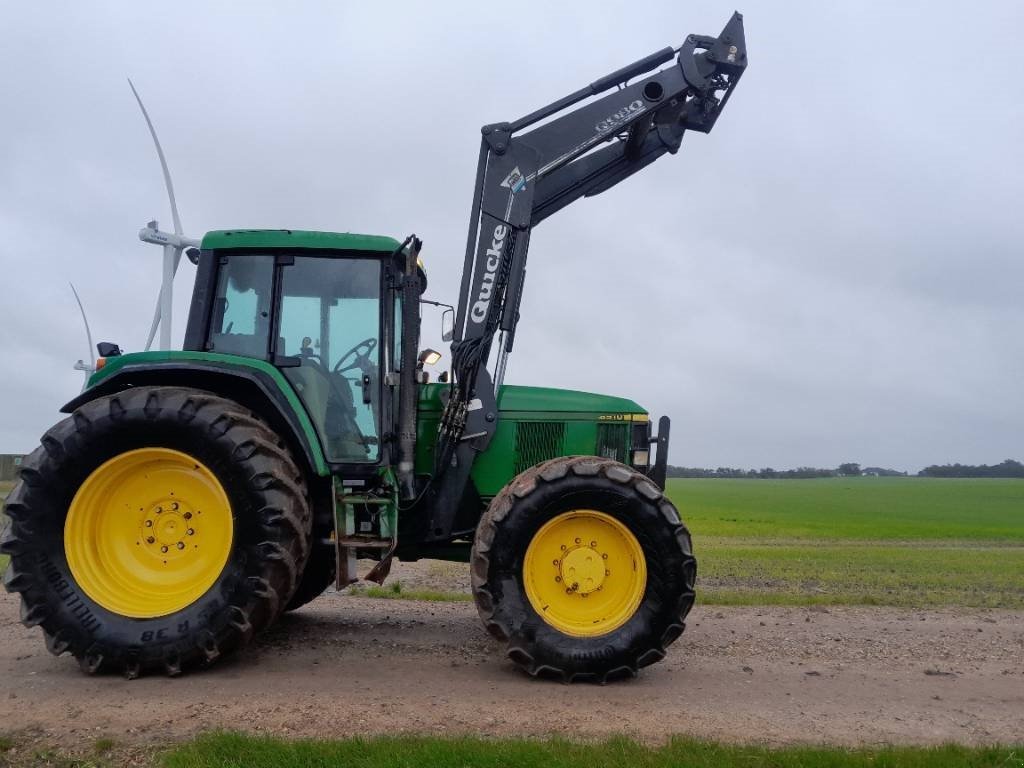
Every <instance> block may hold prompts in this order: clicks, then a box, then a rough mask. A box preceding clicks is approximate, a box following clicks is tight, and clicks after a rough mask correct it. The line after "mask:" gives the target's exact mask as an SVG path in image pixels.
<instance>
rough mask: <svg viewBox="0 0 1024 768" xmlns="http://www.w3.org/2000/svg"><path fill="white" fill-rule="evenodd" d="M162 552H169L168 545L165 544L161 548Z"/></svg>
mask: <svg viewBox="0 0 1024 768" xmlns="http://www.w3.org/2000/svg"><path fill="white" fill-rule="evenodd" d="M160 551H161V552H167V545H166V544H164V545H163V546H162V547H160Z"/></svg>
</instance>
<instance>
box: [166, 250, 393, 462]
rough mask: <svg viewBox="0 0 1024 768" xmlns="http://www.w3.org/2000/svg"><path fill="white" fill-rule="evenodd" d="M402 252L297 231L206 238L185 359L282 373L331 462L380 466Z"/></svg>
mask: <svg viewBox="0 0 1024 768" xmlns="http://www.w3.org/2000/svg"><path fill="white" fill-rule="evenodd" d="M399 247H400V244H399V243H398V242H397V241H395V240H393V239H391V238H387V237H374V236H366V235H353V234H334V233H324V232H300V231H295V230H261V231H218V232H211V233H209V234H207V235H206V237H204V238H203V241H202V248H201V250H200V256H199V273H198V275H197V278H196V289H195V292H194V295H193V303H192V308H191V311H190V314H189V324H188V330H187V332H186V338H185V349H186V350H194V351H201V352H212V353H220V354H227V355H238V356H242V357H249V358H255V359H259V360H264V361H268V362H270V363H271V364H272V365H274V366H275V367H276V368H278V369H280V371H281V372H282V374H283V375H284V376H285V377H286V378H287V379H288V381H289V383H290V384H291V385H292V388H293V389H294V390H295V392H296V393H297V394H298V396H299V398H300V399H301V401H302V404H303V406H304V407H305V410H306V411H307V413H308V414H309V417H310V420H311V421H312V422H313V425H314V427H315V428H316V432H317V434H318V436H319V438H320V443H321V445H322V446H323V451H324V455H325V458H326V459H327V461H328V462H331V463H345V464H349V463H377V462H379V461H380V460H381V459H382V455H381V444H382V440H381V437H382V435H383V434H385V433H387V432H390V431H391V430H390V429H389V428H388V427H387V426H386V425H387V424H389V423H391V418H392V416H391V414H392V411H393V408H392V405H393V404H392V402H391V398H390V396H389V395H385V391H388V392H390V391H391V390H390V388H389V389H388V390H385V389H383V388H382V384H383V383H384V382H385V379H386V377H385V374H387V373H390V372H393V371H394V370H395V369H396V368H397V367H398V366H397V363H396V360H397V359H398V355H399V353H400V343H401V342H400V338H399V337H400V334H396V333H395V318H396V315H397V314H398V313H399V311H400V307H401V295H400V291H399V289H398V287H397V286H398V285H399V283H400V279H401V276H400V273H401V264H400V260H399V258H398V251H399Z"/></svg>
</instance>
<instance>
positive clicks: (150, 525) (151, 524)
mask: <svg viewBox="0 0 1024 768" xmlns="http://www.w3.org/2000/svg"><path fill="white" fill-rule="evenodd" d="M146 527H147V528H152V527H153V521H152V520H147V521H146Z"/></svg>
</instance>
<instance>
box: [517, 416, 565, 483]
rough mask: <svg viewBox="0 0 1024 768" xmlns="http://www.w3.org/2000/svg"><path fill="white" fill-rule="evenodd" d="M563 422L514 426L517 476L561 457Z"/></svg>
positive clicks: (543, 422)
mask: <svg viewBox="0 0 1024 768" xmlns="http://www.w3.org/2000/svg"><path fill="white" fill-rule="evenodd" d="M564 438H565V422H564V421H520V422H518V423H517V424H516V467H515V472H516V474H517V475H518V474H519V473H520V472H523V471H525V470H527V469H529V468H530V467H532V466H534V465H535V464H540V463H541V462H542V461H547V460H548V459H553V458H555V457H557V456H561V455H562V441H563V439H564Z"/></svg>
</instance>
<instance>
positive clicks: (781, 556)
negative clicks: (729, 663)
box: [667, 477, 1024, 608]
mask: <svg viewBox="0 0 1024 768" xmlns="http://www.w3.org/2000/svg"><path fill="white" fill-rule="evenodd" d="M667 490H668V494H669V496H670V497H671V498H672V500H673V501H674V502H675V504H676V506H677V507H678V508H679V511H680V514H681V515H682V516H683V519H684V520H685V521H686V522H687V525H688V526H689V527H690V530H691V531H692V532H693V536H694V547H695V549H696V552H697V558H698V562H699V569H698V570H699V573H700V600H701V602H704V603H717V604H740V605H758V604H760V605H763V604H777V605H808V604H824V605H897V606H907V607H941V606H970V607H995V608H1022V607H1024V481H1020V480H959V479H957V480H940V479H931V478H868V477H863V478H849V479H822V480H670V481H669V483H668V489H667Z"/></svg>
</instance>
